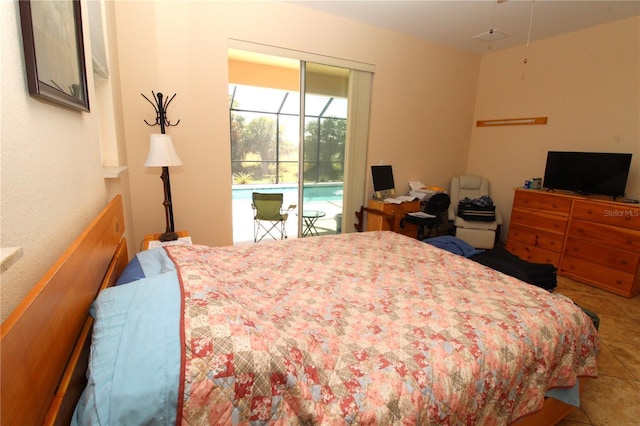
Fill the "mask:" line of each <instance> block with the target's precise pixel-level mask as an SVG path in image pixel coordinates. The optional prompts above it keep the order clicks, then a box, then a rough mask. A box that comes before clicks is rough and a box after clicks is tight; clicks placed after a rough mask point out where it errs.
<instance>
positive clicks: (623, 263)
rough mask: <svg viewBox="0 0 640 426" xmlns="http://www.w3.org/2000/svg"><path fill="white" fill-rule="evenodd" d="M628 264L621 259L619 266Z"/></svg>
mask: <svg viewBox="0 0 640 426" xmlns="http://www.w3.org/2000/svg"><path fill="white" fill-rule="evenodd" d="M628 263H629V262H627V261H626V260H625V259H622V260H621V261H620V264H622V265H627V264H628Z"/></svg>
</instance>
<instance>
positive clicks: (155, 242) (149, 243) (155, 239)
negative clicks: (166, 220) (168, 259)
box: [141, 231, 191, 251]
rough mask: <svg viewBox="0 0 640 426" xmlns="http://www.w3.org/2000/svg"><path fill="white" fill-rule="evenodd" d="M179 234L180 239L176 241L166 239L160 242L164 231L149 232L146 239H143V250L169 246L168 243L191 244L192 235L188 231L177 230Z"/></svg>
mask: <svg viewBox="0 0 640 426" xmlns="http://www.w3.org/2000/svg"><path fill="white" fill-rule="evenodd" d="M176 233H177V234H178V239H177V240H175V241H166V242H164V243H163V242H160V239H159V238H160V235H162V233H158V234H148V235H145V236H144V240H143V241H142V248H141V249H142V250H143V251H144V250H149V249H150V248H155V247H162V246H168V245H173V244H191V236H190V235H189V232H188V231H178V232H176Z"/></svg>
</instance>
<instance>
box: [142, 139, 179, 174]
mask: <svg viewBox="0 0 640 426" xmlns="http://www.w3.org/2000/svg"><path fill="white" fill-rule="evenodd" d="M144 165H145V166H146V167H165V166H181V165H182V161H180V158H179V157H178V154H177V153H176V150H175V149H174V148H173V142H171V136H169V135H163V134H152V135H151V138H150V147H149V156H148V157H147V161H146V162H145V163H144Z"/></svg>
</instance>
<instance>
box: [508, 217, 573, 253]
mask: <svg viewBox="0 0 640 426" xmlns="http://www.w3.org/2000/svg"><path fill="white" fill-rule="evenodd" d="M508 239H509V240H514V241H518V242H520V243H524V244H526V245H528V246H533V247H538V248H541V249H545V250H549V251H553V252H556V253H560V252H561V251H562V240H563V237H562V235H560V234H556V233H553V232H548V231H543V230H541V229H536V228H531V227H529V226H523V225H517V224H511V225H510V226H509V237H508Z"/></svg>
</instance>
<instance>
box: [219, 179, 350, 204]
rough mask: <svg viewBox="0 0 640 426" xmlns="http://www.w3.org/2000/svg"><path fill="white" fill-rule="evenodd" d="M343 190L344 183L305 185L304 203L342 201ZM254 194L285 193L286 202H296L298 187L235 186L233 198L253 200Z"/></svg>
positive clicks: (290, 185)
mask: <svg viewBox="0 0 640 426" xmlns="http://www.w3.org/2000/svg"><path fill="white" fill-rule="evenodd" d="M343 188H344V184H343V183H342V182H334V183H330V184H322V183H320V184H313V185H305V186H304V200H303V201H305V202H313V201H342V191H343ZM254 192H263V193H268V194H273V193H283V194H284V198H285V200H292V199H293V200H295V199H297V196H298V186H297V185H294V184H286V185H285V184H283V185H233V188H232V193H231V198H232V199H233V200H251V194H252V193H254Z"/></svg>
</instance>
